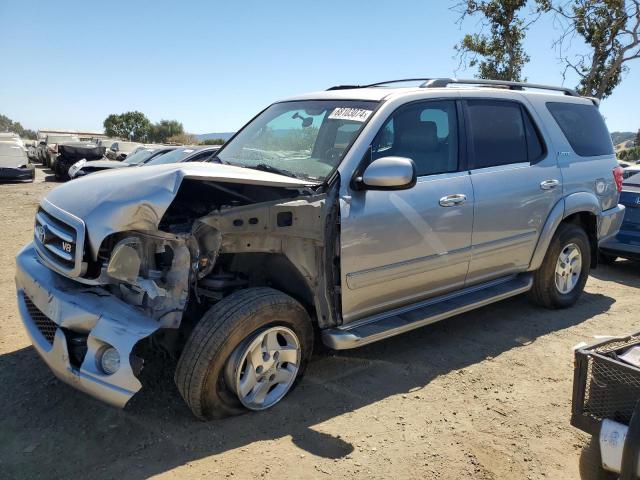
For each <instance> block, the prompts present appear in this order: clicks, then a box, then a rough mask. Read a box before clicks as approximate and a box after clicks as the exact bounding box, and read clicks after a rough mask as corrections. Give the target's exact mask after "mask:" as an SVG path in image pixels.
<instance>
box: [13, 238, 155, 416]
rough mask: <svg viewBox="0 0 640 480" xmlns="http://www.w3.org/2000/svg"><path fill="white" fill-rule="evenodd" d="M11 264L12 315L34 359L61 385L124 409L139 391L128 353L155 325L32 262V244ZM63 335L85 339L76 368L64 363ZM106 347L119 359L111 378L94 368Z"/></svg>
mask: <svg viewBox="0 0 640 480" xmlns="http://www.w3.org/2000/svg"><path fill="white" fill-rule="evenodd" d="M16 264H17V270H16V288H17V295H18V309H19V311H20V316H21V317H22V322H23V323H24V326H25V329H26V330H27V333H28V334H29V337H30V338H31V342H32V343H33V346H34V348H35V349H36V351H37V352H38V354H39V355H40V357H42V359H43V360H44V362H45V363H46V364H47V365H48V366H49V368H50V369H51V370H52V371H53V373H54V374H55V375H56V377H58V378H59V379H60V380H62V381H64V382H65V383H68V384H69V385H71V386H73V387H75V388H77V389H78V390H81V391H83V392H85V393H87V394H89V395H91V396H93V397H95V398H98V399H100V400H102V401H104V402H106V403H109V404H111V405H114V406H117V407H124V406H125V405H126V403H127V402H128V401H129V399H131V397H132V396H133V395H134V394H135V393H136V392H137V391H138V390H140V388H141V387H142V385H141V383H140V381H139V380H138V379H137V378H136V376H135V374H134V368H133V366H132V361H133V362H134V363H135V357H134V355H133V353H132V351H133V348H134V346H135V345H136V343H138V342H139V341H140V340H142V339H143V338H146V337H148V336H149V335H151V334H152V333H154V332H155V331H156V330H158V323H157V322H156V321H155V320H154V319H153V318H150V317H148V316H146V315H144V314H142V313H141V312H140V311H138V310H137V309H136V308H134V307H132V306H130V305H128V304H126V303H125V302H123V301H121V300H120V299H118V298H116V297H114V296H113V295H111V294H110V293H108V292H107V291H106V290H104V289H102V288H100V287H92V286H86V285H82V284H80V283H78V282H74V281H72V280H70V279H68V278H66V277H63V276H62V275H59V274H57V273H55V272H53V271H52V270H50V269H48V268H47V267H45V266H44V265H42V264H41V263H40V261H39V260H38V257H37V254H36V251H35V249H34V247H33V244H29V245H27V246H26V247H25V248H23V249H22V250H21V251H20V253H18V256H17V257H16ZM34 312H35V314H34ZM36 317H38V318H36ZM47 320H48V321H49V323H47ZM43 323H44V327H43ZM54 332H55V333H54ZM69 332H76V333H80V334H86V335H87V352H86V355H85V356H84V359H83V360H82V363H81V364H80V365H79V366H75V365H73V364H72V362H71V360H70V355H69V343H68V340H69V338H68V337H70V335H69ZM47 337H49V338H50V339H51V338H52V341H51V342H50V341H49V340H47ZM106 345H110V346H113V347H114V348H116V350H117V351H118V353H119V354H120V368H119V370H118V371H117V372H115V373H114V374H112V375H107V374H105V373H104V372H102V370H101V369H100V368H99V366H98V359H99V356H100V353H101V351H102V350H103V349H104V348H105V346H106Z"/></svg>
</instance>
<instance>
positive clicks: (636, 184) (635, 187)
mask: <svg viewBox="0 0 640 480" xmlns="http://www.w3.org/2000/svg"><path fill="white" fill-rule="evenodd" d="M631 169H633V170H631ZM627 171H630V172H631V173H632V174H631V175H629V176H627V177H625V181H624V182H623V183H622V192H621V193H620V203H621V204H622V205H624V206H625V211H624V220H623V221H622V225H621V226H620V230H619V231H618V234H617V235H615V236H614V237H613V238H611V239H609V240H607V241H605V242H603V243H602V244H601V245H600V255H599V260H600V262H601V263H605V264H612V263H613V262H615V261H616V259H617V258H618V257H620V258H626V259H628V260H638V261H640V175H638V173H639V172H640V165H636V166H634V167H629V168H628V169H626V170H625V174H626V173H627Z"/></svg>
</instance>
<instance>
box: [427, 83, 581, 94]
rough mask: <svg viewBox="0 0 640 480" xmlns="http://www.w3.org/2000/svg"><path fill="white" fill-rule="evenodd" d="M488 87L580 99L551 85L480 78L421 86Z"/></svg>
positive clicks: (569, 89) (569, 91)
mask: <svg viewBox="0 0 640 480" xmlns="http://www.w3.org/2000/svg"><path fill="white" fill-rule="evenodd" d="M452 84H455V85H486V86H490V87H505V88H508V89H509V90H524V89H525V88H533V89H536V90H552V91H556V92H562V93H564V94H565V95H569V96H571V97H579V96H580V95H579V94H578V92H576V91H575V90H573V89H571V88H567V87H554V86H551V85H541V84H539V83H526V82H510V81H508V80H484V79H479V78H472V79H461V78H432V79H429V80H427V81H426V82H424V83H423V84H422V85H420V87H421V88H442V87H448V86H449V85H452Z"/></svg>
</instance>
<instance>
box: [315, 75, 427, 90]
mask: <svg viewBox="0 0 640 480" xmlns="http://www.w3.org/2000/svg"><path fill="white" fill-rule="evenodd" d="M429 80H433V79H432V78H401V79H400V80H388V81H386V82H376V83H369V84H367V85H336V86H334V87H331V88H327V91H329V90H351V89H354V88H369V87H381V86H382V85H388V84H390V83H403V82H427V81H429Z"/></svg>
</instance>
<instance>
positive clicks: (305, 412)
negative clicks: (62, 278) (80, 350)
mask: <svg viewBox="0 0 640 480" xmlns="http://www.w3.org/2000/svg"><path fill="white" fill-rule="evenodd" d="M45 177H47V175H46V174H45V172H44V171H43V170H41V169H39V170H38V177H37V180H36V183H35V184H19V185H13V184H2V185H0V240H1V244H0V308H1V309H2V310H1V311H2V315H1V316H2V320H1V321H0V477H2V478H71V477H76V478H82V477H91V478H118V479H139V478H148V477H153V476H157V477H162V478H201V477H204V478H223V477H227V478H278V479H282V478H318V479H325V478H326V479H329V478H350V479H360V478H363V479H364V478H367V479H369V478H397V479H399V478H416V479H417V478H420V479H430V478H438V479H462V478H477V479H520V478H533V479H538V478H547V479H573V478H579V473H578V460H579V457H580V452H581V449H582V447H583V446H584V445H585V443H586V442H587V436H586V435H584V434H583V433H581V432H580V431H578V430H576V429H574V428H573V427H571V426H570V425H569V416H570V401H571V382H572V375H573V368H572V351H571V348H572V346H573V345H575V344H577V343H578V342H581V341H587V342H589V341H592V339H593V336H594V335H602V334H613V335H616V334H625V333H629V332H635V331H637V330H640V317H639V316H638V308H637V300H638V287H639V286H640V272H639V269H638V266H637V265H634V264H632V263H630V262H626V261H618V262H617V263H616V264H615V265H614V266H612V267H600V268H598V270H597V271H595V272H594V273H593V276H592V277H591V278H590V280H589V282H588V283H587V288H586V292H585V294H584V295H583V296H582V299H581V300H580V302H579V303H578V305H577V306H575V307H574V308H572V309H570V310H565V311H547V310H542V309H540V308H537V307H534V306H532V305H531V304H530V303H528V301H527V299H526V298H525V297H516V298H514V299H511V300H508V301H505V302H502V303H498V304H494V305H492V306H489V307H485V308H483V309H481V310H478V311H475V312H472V313H469V314H465V315H461V316H458V317H456V318H452V319H450V320H446V321H443V322H440V323H439V324H436V325H433V326H429V327H425V328H422V329H420V330H417V331H415V332H413V333H410V334H406V335H403V336H399V337H395V338H393V339H390V340H388V341H384V342H380V343H378V344H374V345H371V346H366V347H363V348H360V349H357V350H353V351H346V352H328V353H324V354H322V355H317V356H316V357H315V359H314V360H313V361H312V363H311V365H310V366H309V369H308V372H307V375H306V376H305V378H304V380H303V381H302V382H301V384H300V386H299V387H298V388H297V389H296V390H295V391H294V392H292V394H291V395H289V396H288V397H287V399H286V400H285V401H284V402H282V403H281V404H279V405H278V406H276V407H275V408H274V409H272V410H269V411H267V412H263V413H257V414H247V415H244V416H240V417H236V418H231V419H227V420H223V421H214V422H210V423H201V422H198V421H196V420H195V419H194V418H193V417H192V416H191V413H190V411H189V410H188V409H187V407H186V406H185V405H184V404H183V402H182V400H181V398H180V396H179V395H178V392H177V390H176V388H175V387H174V384H173V380H172V369H173V364H172V362H171V361H170V360H162V359H158V361H156V362H155V364H154V365H152V366H151V367H149V368H148V369H147V370H145V375H144V383H146V385H145V387H144V389H143V390H142V391H141V392H140V393H139V394H138V395H137V396H136V397H135V398H134V399H133V400H132V402H130V404H129V405H128V406H127V408H126V409H125V410H117V409H114V408H112V407H109V406H106V405H104V404H102V403H100V402H98V401H96V400H93V399H92V398H90V397H87V396H85V395H84V394H82V393H80V392H78V391H75V390H73V389H72V388H70V387H68V386H66V385H65V384H63V383H61V382H59V381H58V380H56V379H55V378H54V377H53V375H52V374H51V373H50V372H49V370H48V369H47V368H46V367H45V365H44V364H43V363H42V362H41V360H40V359H39V358H38V356H37V354H36V353H35V351H34V349H33V348H32V347H31V345H30V343H29V341H28V338H27V335H26V334H25V332H24V331H23V328H22V324H21V322H20V319H19V316H18V312H17V307H16V301H15V293H14V283H13V276H14V257H15V254H16V253H17V252H18V250H19V249H20V248H21V247H22V246H23V245H24V244H25V243H27V242H28V241H29V239H30V238H31V235H32V228H33V216H34V212H35V209H36V206H37V204H38V201H39V199H40V198H41V197H42V196H43V195H44V194H46V193H47V192H48V191H49V190H50V189H51V188H53V187H55V185H56V184H55V183H54V182H51V181H47V180H49V177H47V178H45Z"/></svg>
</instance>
